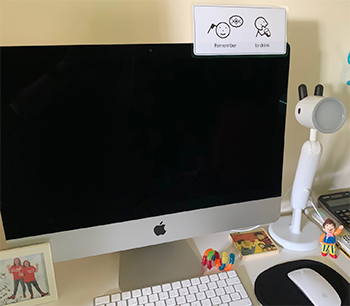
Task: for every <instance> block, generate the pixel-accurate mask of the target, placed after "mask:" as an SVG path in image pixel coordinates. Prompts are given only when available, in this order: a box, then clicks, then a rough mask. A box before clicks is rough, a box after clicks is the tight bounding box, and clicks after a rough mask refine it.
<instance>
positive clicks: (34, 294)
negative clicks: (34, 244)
mask: <svg viewBox="0 0 350 306" xmlns="http://www.w3.org/2000/svg"><path fill="white" fill-rule="evenodd" d="M47 295H50V292H49V284H48V280H47V274H46V266H45V260H44V254H43V253H38V254H32V255H27V256H19V257H14V258H8V259H6V260H0V306H1V305H10V304H14V303H19V302H22V301H25V300H30V299H37V298H41V297H44V296H47Z"/></svg>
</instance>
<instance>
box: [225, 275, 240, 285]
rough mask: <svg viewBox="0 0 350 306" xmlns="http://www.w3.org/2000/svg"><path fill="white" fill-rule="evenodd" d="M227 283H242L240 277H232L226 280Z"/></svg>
mask: <svg viewBox="0 0 350 306" xmlns="http://www.w3.org/2000/svg"><path fill="white" fill-rule="evenodd" d="M226 282H227V285H235V284H240V283H241V280H240V279H239V278H238V277H232V278H229V279H227V280H226Z"/></svg>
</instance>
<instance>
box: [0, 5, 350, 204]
mask: <svg viewBox="0 0 350 306" xmlns="http://www.w3.org/2000/svg"><path fill="white" fill-rule="evenodd" d="M194 4H216V5H256V6H283V7H286V8H287V10H288V42H289V43H290V45H291V49H292V51H291V67H290V82H289V95H288V108H287V112H288V114H287V130H286V146H285V166H284V182H283V192H286V191H287V190H288V189H289V187H290V186H291V185H292V182H293V178H294V173H295V169H296V165H297V160H298V157H299V152H300V148H301V146H302V144H303V142H304V141H305V140H306V139H307V137H308V131H307V129H306V128H304V127H302V126H300V125H299V124H298V123H297V121H296V120H295V118H294V107H295V104H296V103H297V101H298V96H297V87H298V85H299V84H301V83H305V84H307V85H308V86H309V93H312V92H313V87H314V86H315V85H316V84H317V83H322V84H323V85H324V87H325V92H324V94H325V95H329V96H336V97H338V98H339V99H341V100H342V101H343V102H344V103H345V104H346V107H347V110H348V113H349V116H348V119H347V122H346V125H345V126H344V127H343V128H342V130H340V131H339V132H337V133H336V134H333V135H319V139H320V141H321V143H322V144H323V147H324V153H323V156H322V159H321V162H320V166H319V169H318V172H317V175H316V178H315V182H314V189H313V190H314V194H316V195H318V194H320V193H323V192H325V191H327V190H331V189H339V188H346V187H349V186H350V144H349V140H350V123H349V122H350V118H349V117H350V86H347V85H346V82H347V80H350V65H348V63H347V55H348V53H349V52H350V1H349V0H327V1H322V0H302V1H301V0H300V1H299V0H290V1H268V0H266V1H261V0H260V1H259V0H257V1H244V0H241V1H234V0H231V1H225V0H222V1H219V0H211V1H207V0H203V1H190V0H158V1H151V0H150V1H148V0H138V1H136V0H124V1H122V0H95V1H93V0H91V1H89V0H76V1H64V0H45V1H31V0H26V1H19V0H6V1H1V32H0V37H1V45H28V44H101V43H106V44H113V43H118V44H119V43H145V42H192V40H193V38H192V37H193V34H192V32H193V30H192V6H193V5H194ZM287 206H288V205H287V203H284V204H283V208H284V209H285V208H287Z"/></svg>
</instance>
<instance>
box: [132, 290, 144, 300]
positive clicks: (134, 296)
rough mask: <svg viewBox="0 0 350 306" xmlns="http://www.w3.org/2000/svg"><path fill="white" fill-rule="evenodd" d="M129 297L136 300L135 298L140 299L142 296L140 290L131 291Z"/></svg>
mask: <svg viewBox="0 0 350 306" xmlns="http://www.w3.org/2000/svg"><path fill="white" fill-rule="evenodd" d="M131 295H132V297H133V298H137V297H140V296H141V295H142V292H141V290H140V289H137V290H133V291H131Z"/></svg>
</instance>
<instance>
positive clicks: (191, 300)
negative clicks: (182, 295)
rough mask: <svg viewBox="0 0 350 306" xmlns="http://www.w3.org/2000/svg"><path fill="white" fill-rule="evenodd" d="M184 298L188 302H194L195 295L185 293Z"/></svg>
mask: <svg viewBox="0 0 350 306" xmlns="http://www.w3.org/2000/svg"><path fill="white" fill-rule="evenodd" d="M186 300H187V302H188V303H191V302H194V301H195V300H196V296H195V295H194V294H189V295H186Z"/></svg>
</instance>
